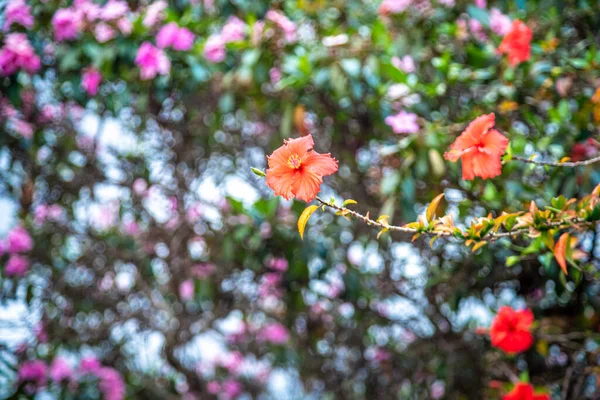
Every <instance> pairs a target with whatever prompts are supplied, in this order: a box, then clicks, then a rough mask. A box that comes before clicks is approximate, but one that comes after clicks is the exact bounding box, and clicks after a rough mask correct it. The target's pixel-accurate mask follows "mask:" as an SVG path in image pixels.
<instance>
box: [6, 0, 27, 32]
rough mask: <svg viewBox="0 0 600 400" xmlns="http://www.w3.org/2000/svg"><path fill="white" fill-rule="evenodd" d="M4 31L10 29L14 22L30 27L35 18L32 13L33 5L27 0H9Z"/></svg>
mask: <svg viewBox="0 0 600 400" xmlns="http://www.w3.org/2000/svg"><path fill="white" fill-rule="evenodd" d="M4 18H5V19H4V31H5V32H6V31H8V30H9V29H10V27H11V25H12V24H18V25H21V26H22V27H24V28H27V29H30V28H31V27H32V26H33V23H34V20H33V16H32V15H31V7H30V6H29V5H27V3H25V0H9V1H8V2H7V3H6V8H5V9H4Z"/></svg>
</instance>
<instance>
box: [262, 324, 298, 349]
mask: <svg viewBox="0 0 600 400" xmlns="http://www.w3.org/2000/svg"><path fill="white" fill-rule="evenodd" d="M257 340H258V341H260V342H269V343H271V344H285V343H287V341H288V340H290V334H289V333H288V330H287V328H286V327H285V326H283V325H281V324H280V323H278V322H275V323H272V324H269V325H267V326H265V327H264V328H263V329H261V331H260V332H259V333H258V335H257Z"/></svg>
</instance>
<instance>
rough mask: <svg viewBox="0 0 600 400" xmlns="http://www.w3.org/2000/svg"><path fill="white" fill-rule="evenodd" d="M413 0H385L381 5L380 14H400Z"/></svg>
mask: <svg viewBox="0 0 600 400" xmlns="http://www.w3.org/2000/svg"><path fill="white" fill-rule="evenodd" d="M411 3H412V0H383V2H382V3H381V4H380V5H379V10H378V11H379V14H381V15H388V14H400V13H402V12H404V11H405V10H406V9H407V8H408V6H410V5H411Z"/></svg>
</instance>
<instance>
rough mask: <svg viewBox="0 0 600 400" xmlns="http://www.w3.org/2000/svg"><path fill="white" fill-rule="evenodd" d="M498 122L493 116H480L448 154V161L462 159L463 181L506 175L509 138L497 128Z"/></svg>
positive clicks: (453, 144) (445, 156)
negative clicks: (501, 158) (505, 153)
mask: <svg viewBox="0 0 600 400" xmlns="http://www.w3.org/2000/svg"><path fill="white" fill-rule="evenodd" d="M495 119H496V116H495V115H494V114H493V113H491V114H487V115H482V116H480V117H477V118H476V119H475V120H474V121H473V122H471V123H470V124H469V126H467V129H465V131H464V132H463V133H461V134H460V136H459V137H458V138H456V140H455V141H454V143H452V145H451V146H450V151H448V152H446V153H445V154H444V158H445V159H446V160H450V161H453V162H455V161H458V159H459V158H460V159H461V160H462V177H463V179H465V180H471V179H474V178H475V177H476V176H479V177H481V178H483V179H487V178H493V177H495V176H498V175H500V173H501V172H502V161H501V160H500V157H501V156H502V154H503V153H504V150H506V147H507V146H508V139H507V138H506V137H504V136H503V135H502V134H501V133H500V132H498V131H497V130H495V129H493V128H494V123H495Z"/></svg>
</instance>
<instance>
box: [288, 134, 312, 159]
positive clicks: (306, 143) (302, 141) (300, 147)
mask: <svg viewBox="0 0 600 400" xmlns="http://www.w3.org/2000/svg"><path fill="white" fill-rule="evenodd" d="M314 145H315V142H314V141H313V138H312V135H308V136H304V137H301V138H297V139H288V140H286V141H285V146H286V147H287V148H288V149H289V151H290V152H291V153H292V154H296V155H298V156H299V157H300V158H304V157H305V156H306V154H307V153H308V152H309V151H310V150H311V149H312V148H313V146H314Z"/></svg>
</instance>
